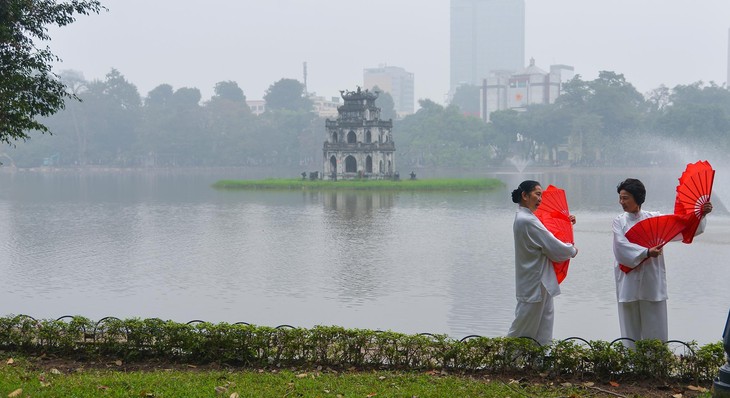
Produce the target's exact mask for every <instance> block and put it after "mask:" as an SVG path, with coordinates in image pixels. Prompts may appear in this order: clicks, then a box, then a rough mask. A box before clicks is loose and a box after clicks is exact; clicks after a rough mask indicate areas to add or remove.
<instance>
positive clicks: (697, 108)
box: [0, 69, 730, 175]
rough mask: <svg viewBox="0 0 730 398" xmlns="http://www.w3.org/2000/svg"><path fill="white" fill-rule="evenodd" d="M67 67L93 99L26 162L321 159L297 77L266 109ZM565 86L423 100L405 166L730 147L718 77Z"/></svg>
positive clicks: (23, 155) (234, 92)
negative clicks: (500, 103)
mask: <svg viewBox="0 0 730 398" xmlns="http://www.w3.org/2000/svg"><path fill="white" fill-rule="evenodd" d="M60 75H61V78H62V82H63V83H65V84H66V86H67V87H68V88H69V93H71V95H73V96H77V97H78V98H80V99H81V100H82V102H78V101H76V100H74V99H73V98H72V97H68V98H65V99H66V102H65V109H64V110H62V111H59V112H57V113H56V114H55V115H52V116H50V115H49V116H47V117H42V118H39V119H38V120H37V122H38V123H41V124H43V125H44V126H47V127H48V129H49V131H51V132H53V133H54V135H53V136H49V135H47V134H40V135H34V136H33V137H32V138H30V137H29V136H25V137H24V139H26V140H27V141H28V142H27V143H25V144H23V145H18V146H17V148H8V149H7V150H5V152H7V153H8V154H10V156H11V157H12V158H13V159H14V161H15V163H16V165H17V166H19V167H38V166H43V165H47V166H48V165H49V166H58V167H65V166H74V167H84V166H91V165H96V166H105V167H246V166H256V167H273V166H276V167H286V168H291V170H292V172H293V173H296V174H297V175H298V174H299V173H300V172H301V171H302V170H309V171H313V170H319V169H320V168H321V156H322V152H321V151H322V143H323V141H324V134H325V129H324V119H323V118H320V117H318V116H317V115H316V114H315V113H314V112H313V111H312V102H311V100H309V99H308V97H307V96H306V93H304V86H303V84H301V83H300V82H298V81H296V80H293V79H281V80H279V81H277V82H274V83H273V84H271V86H270V87H269V90H267V94H266V97H265V99H266V101H267V111H266V112H265V113H263V114H261V115H259V116H256V115H254V114H253V113H252V112H251V111H250V109H249V108H248V106H247V104H246V95H245V93H244V92H243V90H242V89H241V88H240V87H239V86H238V84H237V83H236V82H233V81H222V82H219V83H217V84H216V86H215V89H214V95H213V96H212V97H211V98H210V99H209V100H207V101H202V99H201V95H200V90H199V89H197V88H190V87H180V88H176V89H175V88H173V87H172V86H170V85H169V84H160V85H159V86H157V87H155V88H154V89H152V90H151V91H150V92H149V93H147V95H146V96H144V97H142V96H140V94H139V92H138V91H137V88H136V86H135V85H134V84H133V83H131V82H129V81H127V80H126V79H125V77H124V76H123V75H122V74H121V73H120V72H119V71H117V70H115V69H112V70H111V71H110V72H109V74H107V75H106V77H105V78H104V79H103V80H93V81H86V80H85V79H84V78H83V76H82V75H81V74H80V73H79V72H73V71H65V72H62V73H60ZM562 91H563V93H562V95H561V96H560V97H559V98H558V100H557V101H556V102H555V103H554V104H549V105H537V106H530V107H528V108H526V109H524V110H523V111H515V110H507V111H499V112H495V113H493V114H492V117H491V119H492V122H491V123H485V122H483V121H482V120H481V119H480V118H479V117H476V116H473V115H471V114H469V113H470V112H464V110H463V109H461V105H460V104H458V103H452V104H451V105H448V106H443V105H440V104H437V103H435V102H433V101H431V100H428V99H422V100H420V101H419V103H420V109H419V110H418V111H417V112H416V113H414V114H412V115H409V116H406V117H404V118H402V119H398V120H395V121H394V138H395V144H396V151H397V155H396V156H397V159H398V166H399V168H401V169H402V168H408V169H410V168H414V167H431V168H439V167H444V168H446V167H448V168H455V167H458V168H464V169H469V168H478V169H483V168H485V167H493V166H500V165H505V164H506V160H507V159H509V158H511V157H513V156H516V155H519V156H529V157H530V158H531V159H533V160H535V162H537V163H542V164H544V165H556V164H561V165H566V164H574V165H585V166H592V165H596V166H611V165H619V164H620V165H625V164H636V165H638V164H644V163H642V162H646V164H649V163H648V162H662V161H664V160H669V159H667V156H664V157H662V155H661V154H660V153H659V154H657V153H653V154H651V155H647V150H646V148H647V147H648V146H650V145H649V143H652V142H654V143H656V142H668V141H670V140H678V141H680V142H682V143H684V144H688V143H702V142H711V143H712V147H713V148H724V149H727V148H728V147H729V146H730V91H728V90H727V89H725V88H724V87H721V86H717V85H716V84H714V83H710V84H704V83H702V82H697V83H693V84H689V85H680V86H676V87H674V88H672V89H669V88H666V87H659V88H657V89H655V90H653V91H652V92H650V93H649V94H647V95H641V94H640V93H639V92H638V91H637V90H636V89H635V88H634V87H633V85H631V83H629V82H628V81H626V80H625V78H624V76H623V75H621V74H618V73H615V72H609V71H603V72H601V73H600V74H599V76H598V78H596V79H594V80H590V81H585V80H582V78H581V77H580V76H576V77H575V78H574V79H572V80H571V81H569V82H566V83H565V84H564V85H563V88H562ZM465 94H466V92H465ZM472 94H473V93H472ZM386 97H387V96H386ZM469 97H470V96H465V98H469ZM386 99H387V98H386ZM467 102H468V101H467ZM384 104H386V105H387V101H386V103H384ZM465 113H466V114H465ZM566 151H570V156H571V158H570V159H566ZM0 152H3V151H0ZM631 162H633V163H631Z"/></svg>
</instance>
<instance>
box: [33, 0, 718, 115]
mask: <svg viewBox="0 0 730 398" xmlns="http://www.w3.org/2000/svg"><path fill="white" fill-rule="evenodd" d="M525 3H526V17H525V26H526V33H525V40H526V43H525V48H526V51H525V59H526V60H528V61H529V59H530V58H535V60H536V64H537V66H539V67H541V68H543V69H548V68H549V66H550V65H551V64H566V65H571V66H573V67H575V72H576V74H580V75H581V76H582V77H583V79H584V80H592V79H595V78H596V77H597V76H598V72H599V71H600V70H611V71H615V72H617V73H622V74H624V76H625V77H626V79H627V80H628V81H629V82H631V83H632V84H634V85H635V86H636V88H637V89H638V90H639V91H640V92H642V93H645V92H647V91H649V90H651V89H654V88H657V87H659V85H661V84H664V85H666V86H668V87H674V86H675V85H677V84H690V83H694V82H696V81H699V80H702V81H704V82H709V81H714V82H715V83H717V84H720V85H721V84H724V83H725V80H726V76H727V60H728V54H727V51H728V28H730V2H728V1H727V0H703V1H702V2H696V1H688V0H642V1H641V2H636V1H630V0H615V1H612V2H606V1H596V0H552V1H545V0H525ZM182 4H186V5H187V7H181V5H182ZM103 5H105V6H106V7H108V8H109V11H108V12H102V13H101V14H100V15H89V16H83V15H82V16H79V17H78V18H77V21H76V22H74V23H73V24H71V25H69V26H66V27H63V28H60V29H59V28H52V29H51V30H50V34H51V37H52V41H51V42H49V43H47V44H48V45H49V46H50V47H51V50H52V51H53V52H54V53H55V54H56V55H58V56H59V57H61V58H62V59H63V62H62V63H60V64H57V65H56V68H55V70H56V72H59V71H62V70H68V69H71V70H77V71H80V72H82V73H83V74H84V77H85V78H86V79H87V80H93V79H103V78H104V76H105V75H106V74H107V73H108V72H109V71H110V70H111V69H112V68H116V69H117V70H119V72H120V73H122V74H123V75H124V76H125V77H126V79H127V80H128V81H130V82H131V83H133V84H135V85H136V86H137V88H138V90H139V93H140V95H142V96H146V95H147V93H148V92H149V91H150V90H152V89H153V88H155V87H157V86H158V85H160V84H165V83H166V84H170V85H172V86H173V88H174V89H178V88H181V87H196V88H198V89H200V91H201V93H202V95H203V100H207V99H208V98H209V97H210V96H211V95H212V92H213V87H214V86H215V84H216V83H217V82H220V81H228V80H232V81H235V82H237V83H238V85H239V87H241V89H242V90H243V92H244V94H245V95H246V98H247V99H249V100H255V99H261V98H263V96H264V94H265V91H266V89H267V88H268V87H269V86H270V85H271V84H273V83H274V82H276V81H278V80H279V79H282V78H292V79H297V80H299V81H303V62H307V69H308V76H307V86H308V89H309V91H310V92H316V93H317V94H318V95H321V96H324V97H332V96H337V95H339V91H340V90H351V89H354V88H355V87H356V86H357V85H362V79H363V69H365V68H372V67H377V66H379V65H382V64H385V65H391V66H399V67H402V68H404V69H406V70H407V71H409V72H412V73H413V74H414V75H415V96H416V100H418V99H423V98H428V99H431V100H433V101H435V102H438V103H443V102H444V99H445V95H446V93H447V92H448V90H449V0H432V1H430V2H428V3H425V2H422V1H416V0H399V1H395V2H394V1H387V0H370V1H368V2H342V1H336V0H310V1H307V2H298V1H296V0H270V1H257V2H229V1H225V0H210V1H207V2H200V1H196V2H185V3H180V2H173V1H170V0H156V1H154V2H143V1H141V0H104V1H103ZM416 107H417V105H416Z"/></svg>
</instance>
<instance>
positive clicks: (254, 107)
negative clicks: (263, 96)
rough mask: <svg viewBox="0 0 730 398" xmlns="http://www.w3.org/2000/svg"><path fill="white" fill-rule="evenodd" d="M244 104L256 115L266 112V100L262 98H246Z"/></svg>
mask: <svg viewBox="0 0 730 398" xmlns="http://www.w3.org/2000/svg"><path fill="white" fill-rule="evenodd" d="M246 105H248V107H249V109H251V113H253V114H254V115H256V116H258V115H260V114H262V113H264V112H266V101H264V100H246Z"/></svg>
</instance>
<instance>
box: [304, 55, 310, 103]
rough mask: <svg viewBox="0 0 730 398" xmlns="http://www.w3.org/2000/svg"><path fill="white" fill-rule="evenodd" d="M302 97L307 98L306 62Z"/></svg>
mask: <svg viewBox="0 0 730 398" xmlns="http://www.w3.org/2000/svg"><path fill="white" fill-rule="evenodd" d="M304 97H305V98H309V91H308V90H307V61H304Z"/></svg>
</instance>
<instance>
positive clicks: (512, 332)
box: [507, 286, 555, 345]
mask: <svg viewBox="0 0 730 398" xmlns="http://www.w3.org/2000/svg"><path fill="white" fill-rule="evenodd" d="M541 288H542V289H541V290H542V301H539V302H537V303H525V302H522V301H518V302H517V308H515V320H514V321H513V322H512V326H511V327H510V328H509V332H508V333H507V337H531V338H533V339H535V340H537V342H538V343H540V344H541V345H546V344H550V343H551V342H552V340H553V323H554V322H555V307H554V306H553V296H551V295H550V294H549V293H548V292H547V290H545V287H544V286H541Z"/></svg>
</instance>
